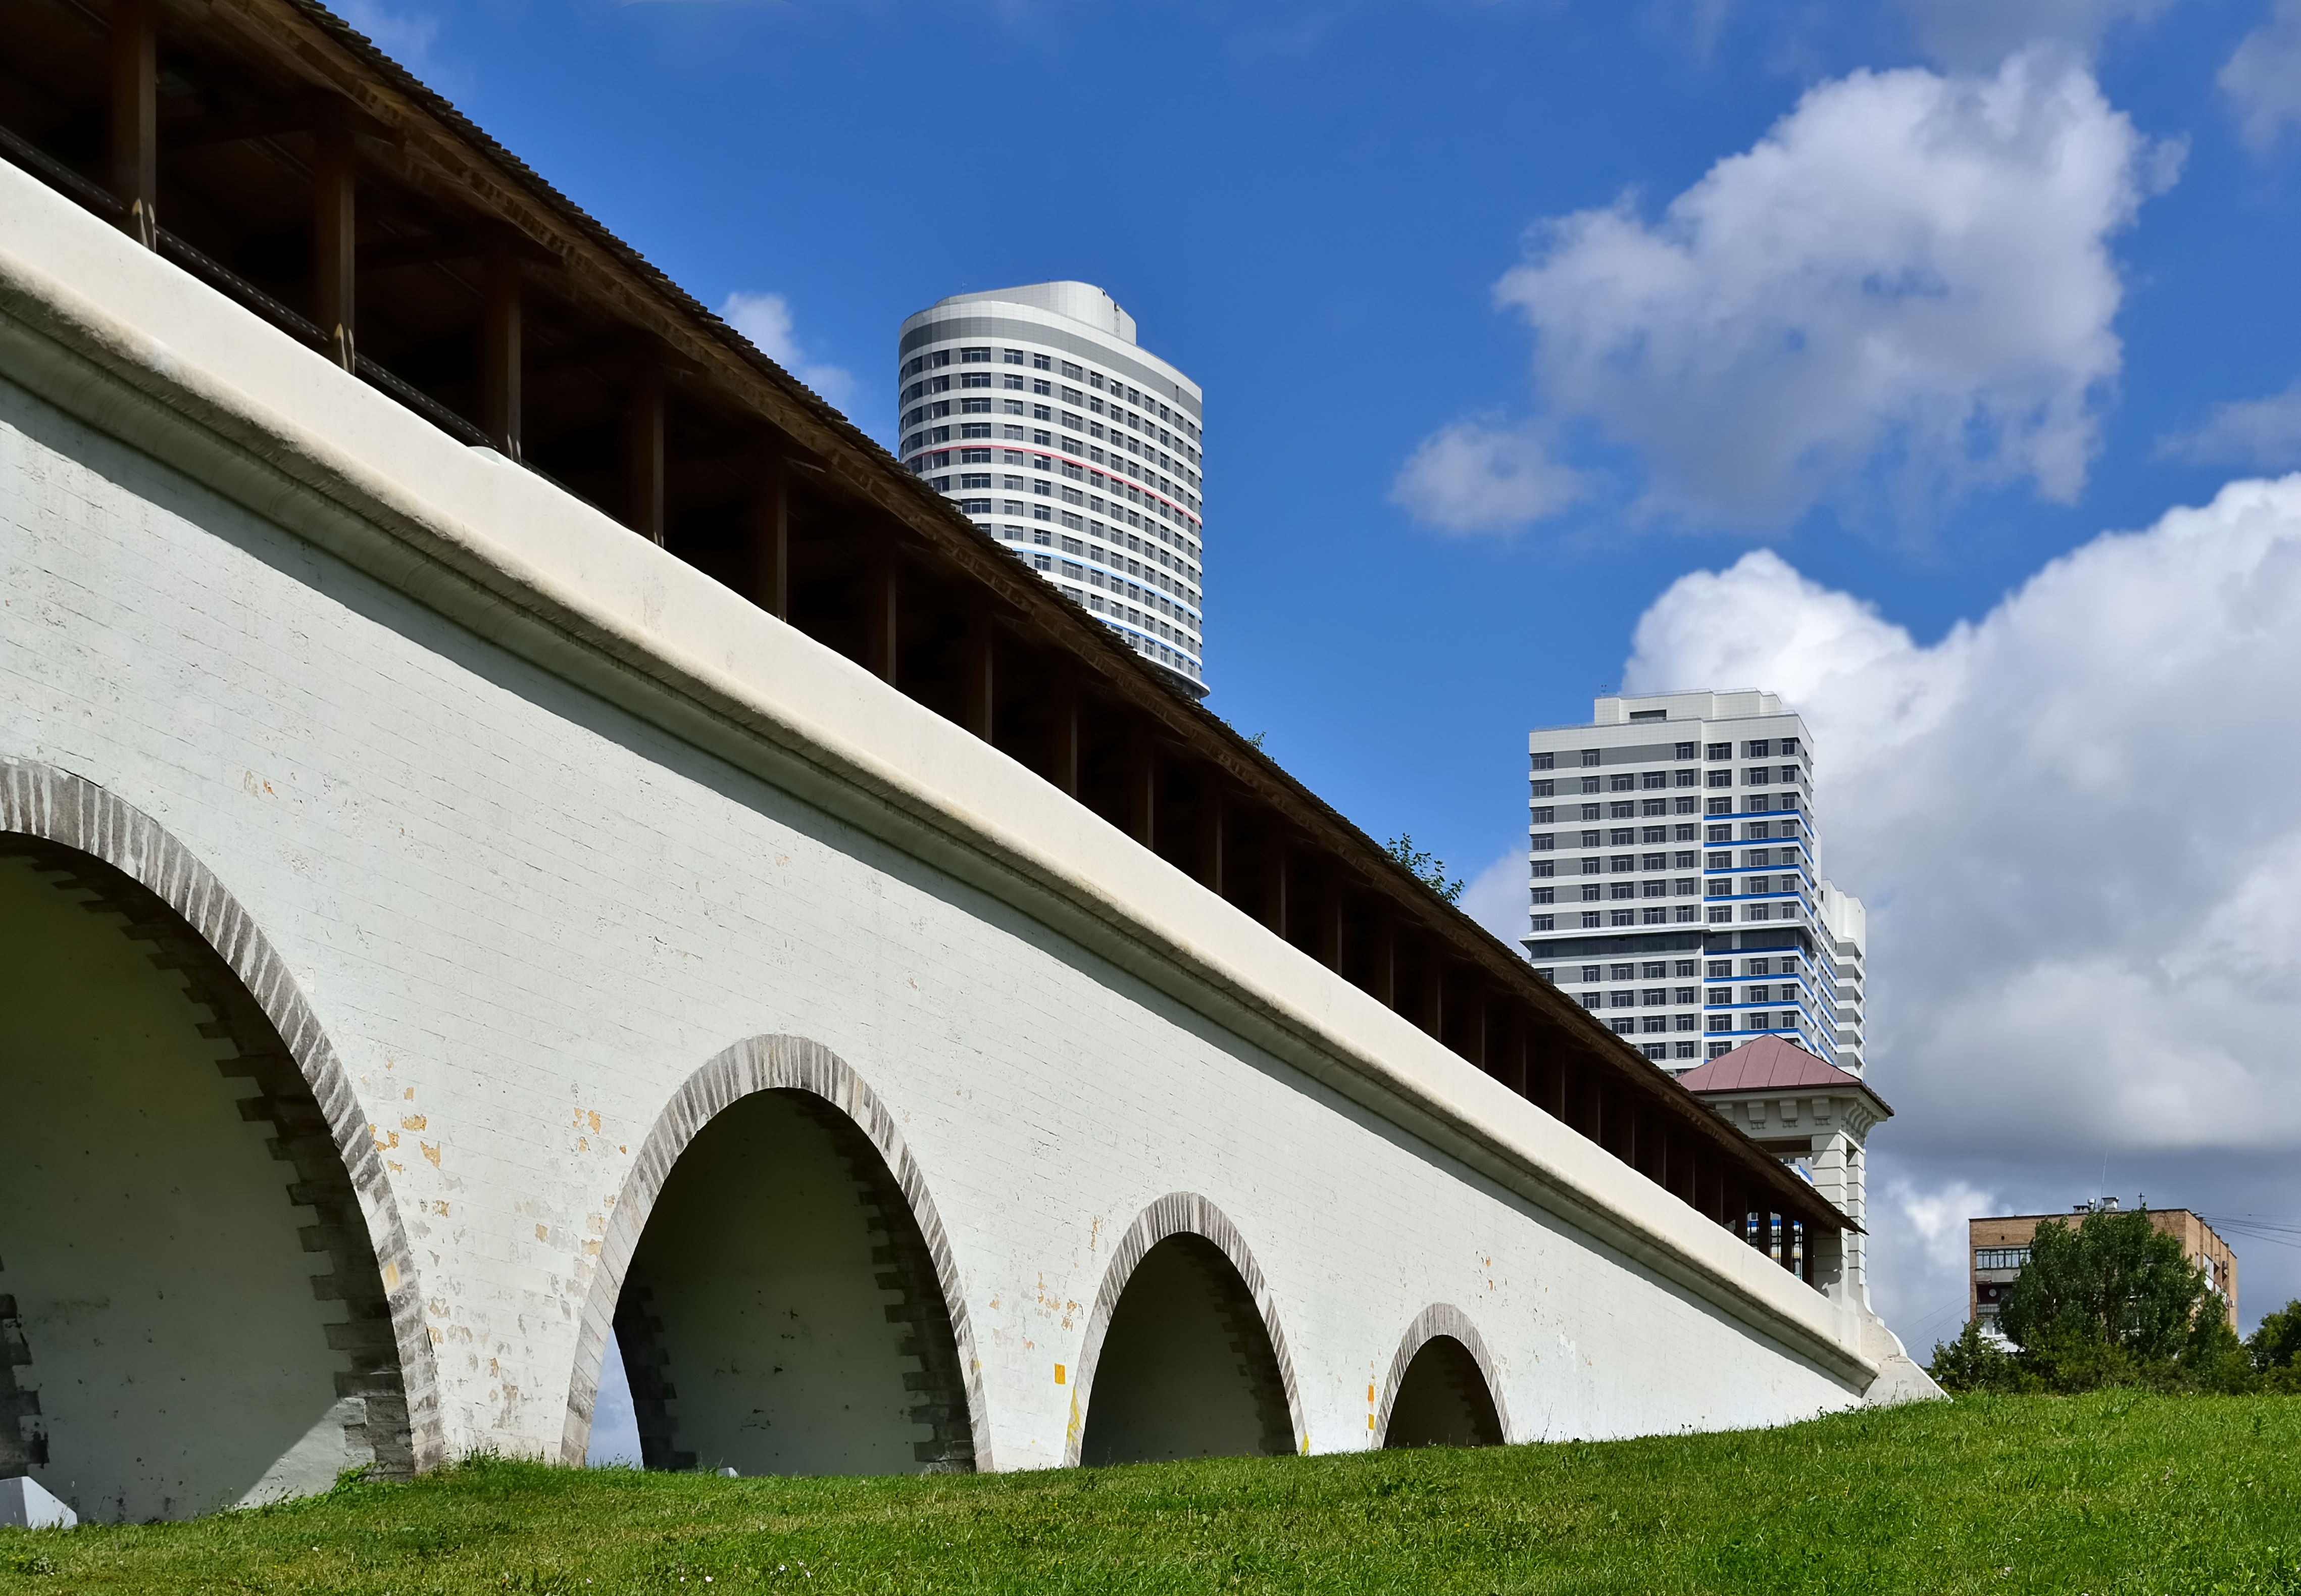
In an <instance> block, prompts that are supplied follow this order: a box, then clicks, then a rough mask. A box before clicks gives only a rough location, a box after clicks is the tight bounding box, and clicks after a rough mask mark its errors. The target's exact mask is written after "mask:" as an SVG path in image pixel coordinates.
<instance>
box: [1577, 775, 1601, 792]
mask: <svg viewBox="0 0 2301 1596" xmlns="http://www.w3.org/2000/svg"><path fill="white" fill-rule="evenodd" d="M1582 790H1583V791H1585V792H1603V791H1605V790H1606V787H1605V783H1604V781H1603V780H1602V778H1600V777H1597V776H1585V777H1583V778H1582Z"/></svg>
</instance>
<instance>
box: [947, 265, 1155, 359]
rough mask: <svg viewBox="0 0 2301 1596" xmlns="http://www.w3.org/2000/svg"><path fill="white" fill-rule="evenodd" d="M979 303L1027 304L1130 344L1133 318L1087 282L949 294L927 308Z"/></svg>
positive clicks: (1045, 284) (1068, 281) (1047, 283)
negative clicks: (986, 301)
mask: <svg viewBox="0 0 2301 1596" xmlns="http://www.w3.org/2000/svg"><path fill="white" fill-rule="evenodd" d="M983 300H996V301H998V302H999V303H1000V304H1002V305H1029V306H1030V307H1031V308H1032V309H1033V310H1043V311H1051V312H1052V313H1055V314H1056V315H1058V316H1068V317H1069V318H1070V319H1071V320H1072V321H1074V322H1079V323H1081V324H1082V325H1084V326H1087V327H1092V328H1093V329H1094V330H1096V331H1097V332H1101V333H1108V334H1109V335H1110V336H1111V337H1113V338H1123V339H1125V341H1126V342H1127V343H1130V344H1131V343H1134V341H1135V338H1134V317H1133V316H1130V315H1128V314H1127V313H1126V312H1125V310H1123V309H1121V308H1120V306H1119V303H1118V301H1117V300H1116V299H1113V298H1112V297H1110V295H1109V292H1107V291H1106V290H1104V289H1102V288H1097V287H1095V285H1094V284H1092V283H1091V282H1076V281H1072V280H1060V281H1056V282H1032V283H1025V284H1024V285H1023V286H1022V287H1020V288H984V289H982V290H980V291H979V292H975V293H970V294H951V295H948V296H946V297H943V298H941V299H938V300H936V301H935V302H934V304H933V305H930V306H929V307H928V308H929V309H930V310H941V309H942V308H943V307H944V306H945V305H972V304H975V303H978V302H980V301H983Z"/></svg>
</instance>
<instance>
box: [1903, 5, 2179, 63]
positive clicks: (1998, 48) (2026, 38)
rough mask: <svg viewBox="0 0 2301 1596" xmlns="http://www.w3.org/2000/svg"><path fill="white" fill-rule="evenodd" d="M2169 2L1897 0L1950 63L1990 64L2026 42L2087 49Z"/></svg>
mask: <svg viewBox="0 0 2301 1596" xmlns="http://www.w3.org/2000/svg"><path fill="white" fill-rule="evenodd" d="M2172 4H2173V0H1902V9H1903V10H1904V11H1905V12H1907V13H1909V16H1910V24H1911V27H1912V29H1914V30H1915V31H1916V33H1917V37H1918V43H1919V44H1920V45H1921V46H1924V47H1925V49H1926V50H1927V51H1928V52H1929V53H1930V54H1933V55H1934V56H1935V57H1936V58H1937V59H1939V60H1943V61H1946V62H1948V63H1951V64H1952V65H1954V66H1974V65H1990V64H1994V63H1996V62H1998V61H2000V60H2002V59H2004V57H2005V56H2006V55H2008V54H2012V52H2014V51H2016V50H2020V49H2022V48H2024V47H2026V46H2031V45H2060V46H2066V47H2068V48H2071V49H2073V50H2077V51H2079V52H2089V51H2091V50H2092V49H2093V48H2094V47H2095V46H2097V45H2099V44H2100V43H2101V41H2102V38H2103V37H2104V35H2106V34H2107V33H2108V32H2109V31H2110V29H2113V28H2114V27H2116V26H2118V25H2119V24H2121V23H2134V24H2139V23H2142V22H2146V21H2150V20H2151V19H2152V18H2154V17H2155V16H2156V15H2157V14H2158V13H2161V12H2163V11H2166V10H2168V9H2170V8H2171V5H2172Z"/></svg>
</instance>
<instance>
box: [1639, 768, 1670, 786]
mask: <svg viewBox="0 0 2301 1596" xmlns="http://www.w3.org/2000/svg"><path fill="white" fill-rule="evenodd" d="M1638 785H1639V786H1640V787H1642V788H1644V789H1645V790H1648V791H1652V790H1654V789H1655V788H1657V787H1667V786H1669V772H1668V771H1666V770H1650V771H1644V772H1641V773H1639V776H1638Z"/></svg>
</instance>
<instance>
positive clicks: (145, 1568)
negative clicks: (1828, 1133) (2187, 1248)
mask: <svg viewBox="0 0 2301 1596" xmlns="http://www.w3.org/2000/svg"><path fill="white" fill-rule="evenodd" d="M721 1590H724V1591H731V1592H744V1591H760V1590H779V1591H804V1592H808V1593H809V1596H816V1593H823V1596H828V1593H830V1592H927V1591H933V1592H948V1591H1015V1592H1075V1591H1125V1592H1164V1591H1177V1592H1180V1591H1190V1592H1200V1591H1215V1590H1248V1591H1289V1592H1293V1591H1318V1592H1327V1591H1336V1592H1359V1591H1369V1592H1371V1591H1382V1592H1480V1593H1483V1592H1515V1591H1528V1592H1533V1591H1619V1592H1676V1591H1700V1592H1840V1591H1843V1592H1864V1593H1874V1592H1902V1591H1908V1592H1971V1591H1987V1592H2072V1593H2075V1592H2091V1593H2092V1596H2112V1593H2117V1596H2126V1593H2132V1596H2179V1593H2188V1592H2196V1593H2199V1596H2204V1593H2206V1592H2246V1593H2247V1596H2251V1593H2254V1592H2276V1593H2278V1596H2301V1398H2293V1397H2248V1398H2227V1399H2223V1398H2211V1397H2186V1398H2164V1397H2146V1396H2138V1395H2134V1394H2131V1393H2125V1392H2112V1393H2108V1394H2104V1395H2097V1396H2090V1397H2080V1398H2069V1399H2055V1398H1972V1399H1967V1400H1962V1401H1959V1402H1956V1403H1954V1404H1952V1403H1936V1404H1932V1405H1930V1406H1927V1407H1921V1408H1903V1409H1900V1410H1898V1411H1895V1412H1888V1413H1867V1414H1852V1415H1846V1416H1838V1417H1832V1418H1827V1419H1822V1420H1819V1421H1817V1422H1815V1423H1812V1424H1805V1425H1795V1426H1792V1427H1790V1428H1786V1429H1781V1430H1773V1431H1764V1432H1753V1433H1738V1434H1727V1435H1696V1436H1680V1437H1671V1438H1663V1439H1658V1440H1648V1441H1612V1442H1606V1443H1602V1444H1580V1443H1566V1444H1560V1445H1543V1446H1527V1447H1512V1448H1507V1449H1497V1450H1487V1451H1462V1452H1419V1453H1399V1452H1391V1453H1376V1454H1370V1455H1363V1454H1362V1455H1358V1456H1351V1457H1339V1458H1307V1459H1303V1458H1294V1459H1268V1460H1257V1461H1223V1462H1212V1463H1200V1464H1167V1465H1158V1466H1145V1467H1135V1468H1124V1469H1108V1470H1099V1471H1072V1472H1068V1473H1049V1474H1031V1475H991V1476H981V1477H972V1478H968V1477H948V1476H947V1477H942V1478H934V1479H899V1480H720V1479H715V1478H710V1477H700V1476H691V1475H676V1476H674V1475H640V1474H636V1473H631V1472H625V1471H609V1470H595V1471H575V1470H565V1469H556V1468H545V1467H542V1466H534V1465H527V1464H508V1463H501V1462H481V1463H475V1464H468V1465H465V1466H460V1467H457V1468H453V1469H448V1470H443V1471H441V1472H439V1473H437V1474H434V1475H430V1476H427V1477H426V1478H424V1479H423V1480H420V1481H418V1482H416V1483H414V1484H411V1485H391V1486H387V1485H354V1486H349V1487H347V1488H344V1489H340V1490H339V1491H337V1492H334V1493H333V1494H332V1495H330V1496H327V1497H322V1498H314V1499H311V1500H305V1501H301V1502H295V1503H289V1504H285V1505H282V1506H280V1507H277V1508H265V1509H262V1510H259V1511H253V1512H242V1513H227V1514H219V1515H217V1516H215V1517H209V1518H205V1519H202V1520H199V1521H197V1522H196V1523H191V1524H179V1525H139V1526H130V1527H121V1528H95V1529H88V1528H84V1529H80V1530H76V1531H71V1532H67V1533H54V1532H44V1533H27V1532H22V1531H0V1591H4V1592H18V1591H26V1592H42V1593H43V1596H46V1593H48V1592H71V1591H105V1592H111V1591H119V1592H139V1593H150V1596H171V1593H173V1592H196V1591H197V1592H208V1591H214V1592H303V1591H314V1592H317V1591H327V1592H393V1593H395V1596H423V1593H427V1592H506V1591H515V1592H565V1593H567V1596H578V1593H583V1596H589V1593H590V1592H598V1593H601V1596H606V1593H607V1592H631V1591H644V1592H658V1591H662V1592H669V1591H683V1592H711V1591H721Z"/></svg>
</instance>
